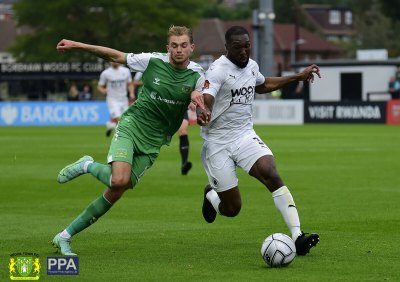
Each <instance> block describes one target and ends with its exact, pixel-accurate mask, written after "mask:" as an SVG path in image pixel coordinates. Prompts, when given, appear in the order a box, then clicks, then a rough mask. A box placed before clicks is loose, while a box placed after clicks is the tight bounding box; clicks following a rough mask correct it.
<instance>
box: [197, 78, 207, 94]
mask: <svg viewBox="0 0 400 282" xmlns="http://www.w3.org/2000/svg"><path fill="white" fill-rule="evenodd" d="M205 80H206V79H205V78H204V74H203V73H201V74H200V77H199V79H198V80H197V83H196V88H195V90H196V91H198V92H201V93H203V89H204V83H205Z"/></svg>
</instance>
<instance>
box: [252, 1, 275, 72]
mask: <svg viewBox="0 0 400 282" xmlns="http://www.w3.org/2000/svg"><path fill="white" fill-rule="evenodd" d="M259 3H260V8H259V11H258V17H257V20H258V25H257V26H258V27H259V29H258V31H259V41H258V48H257V52H258V54H259V58H258V63H259V65H260V72H261V73H262V74H263V75H264V76H275V75H274V19H275V13H274V1H273V0H260V2H259ZM253 20H254V14H253Z"/></svg>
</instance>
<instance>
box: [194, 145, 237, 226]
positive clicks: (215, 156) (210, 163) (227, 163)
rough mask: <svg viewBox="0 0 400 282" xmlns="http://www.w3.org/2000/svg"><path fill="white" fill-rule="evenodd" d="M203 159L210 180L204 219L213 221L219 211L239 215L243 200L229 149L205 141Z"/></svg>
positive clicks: (224, 213) (204, 204)
mask: <svg viewBox="0 0 400 282" xmlns="http://www.w3.org/2000/svg"><path fill="white" fill-rule="evenodd" d="M227 147H228V146H227ZM202 161H203V166H204V169H205V171H206V173H207V176H208V180H209V184H208V185H207V186H206V187H205V189H204V199H203V208H202V212H203V217H204V219H205V220H206V221H207V222H208V223H211V222H213V221H214V220H215V217H216V215H217V213H219V214H221V215H224V216H228V217H234V216H236V215H238V213H239V212H240V209H241V206H242V201H241V197H240V192H239V188H238V185H237V184H238V179H237V176H236V165H235V162H234V161H233V160H232V159H231V157H230V153H229V150H226V149H224V148H222V147H221V145H219V144H210V143H208V142H205V143H204V145H203V148H202Z"/></svg>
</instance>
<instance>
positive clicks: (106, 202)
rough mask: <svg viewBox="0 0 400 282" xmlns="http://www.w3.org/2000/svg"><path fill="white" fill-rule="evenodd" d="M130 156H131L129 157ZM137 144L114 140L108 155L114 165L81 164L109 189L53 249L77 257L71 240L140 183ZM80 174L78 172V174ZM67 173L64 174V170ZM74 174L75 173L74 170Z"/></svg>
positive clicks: (58, 237) (57, 238)
mask: <svg viewBox="0 0 400 282" xmlns="http://www.w3.org/2000/svg"><path fill="white" fill-rule="evenodd" d="M128 152H130V153H128ZM133 158H134V150H133V142H132V140H130V139H129V138H127V136H126V135H125V134H120V136H119V138H113V140H112V142H111V146H110V150H109V154H108V160H109V162H111V166H110V165H104V164H100V163H96V162H93V159H92V158H91V159H90V160H86V159H85V158H81V160H82V159H84V160H85V161H80V162H79V161H78V162H76V163H75V166H76V167H78V165H79V167H80V169H79V172H82V171H85V172H90V173H91V174H92V175H93V176H95V177H96V178H97V179H98V180H100V181H101V182H102V183H104V184H105V185H106V186H107V187H108V188H107V189H106V191H105V192H104V194H103V195H102V196H100V197H99V198H97V199H96V200H94V201H93V202H92V203H91V204H90V205H89V206H88V207H87V208H86V209H85V210H84V211H83V212H82V213H81V214H80V215H79V216H78V217H77V218H76V219H75V220H74V221H73V222H72V223H71V224H70V225H69V226H68V227H67V228H66V229H64V230H63V231H62V232H61V233H60V234H57V235H56V236H55V237H54V239H53V245H54V246H55V247H57V248H58V249H59V250H60V252H61V253H62V254H64V255H68V254H73V252H72V251H71V247H70V238H71V236H73V235H75V234H77V233H79V232H81V231H82V230H84V229H86V228H87V227H89V226H90V225H91V224H93V223H94V222H95V221H96V220H97V219H98V218H100V217H101V216H102V215H104V214H105V213H106V212H107V211H108V210H109V209H110V208H111V206H112V205H113V204H114V203H115V202H116V201H117V200H118V199H119V198H120V197H121V196H122V194H123V193H124V192H125V190H126V189H128V188H130V187H132V186H133V185H134V184H133V183H135V184H136V182H137V177H136V176H135V175H134V174H133V169H132V165H133V164H136V163H135V162H134V160H133ZM76 170H78V169H77V168H76V169H75V170H74V171H76ZM62 171H63V170H62ZM70 171H72V169H70Z"/></svg>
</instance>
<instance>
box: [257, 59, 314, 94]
mask: <svg viewBox="0 0 400 282" xmlns="http://www.w3.org/2000/svg"><path fill="white" fill-rule="evenodd" d="M314 75H317V76H318V77H319V78H321V75H320V73H319V67H318V66H317V65H314V64H313V65H311V66H308V67H307V68H305V69H304V70H303V71H302V72H299V73H296V74H293V75H289V76H282V77H266V78H265V82H264V83H262V84H260V85H257V86H256V92H257V93H268V92H272V91H275V90H277V89H280V88H282V87H283V86H285V85H287V84H289V83H291V82H294V81H305V80H307V81H310V82H314Z"/></svg>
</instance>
